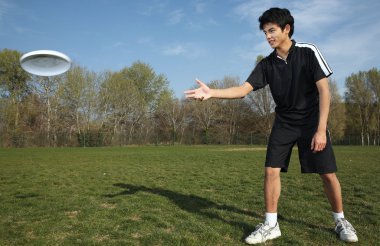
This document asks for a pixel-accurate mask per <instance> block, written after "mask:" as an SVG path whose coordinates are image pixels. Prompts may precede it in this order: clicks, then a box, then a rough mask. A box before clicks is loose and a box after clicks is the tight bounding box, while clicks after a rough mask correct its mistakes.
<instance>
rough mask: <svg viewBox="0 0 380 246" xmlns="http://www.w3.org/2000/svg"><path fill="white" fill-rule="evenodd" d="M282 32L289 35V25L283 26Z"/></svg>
mask: <svg viewBox="0 0 380 246" xmlns="http://www.w3.org/2000/svg"><path fill="white" fill-rule="evenodd" d="M284 32H285V34H289V33H290V25H289V24H286V25H285V28H284Z"/></svg>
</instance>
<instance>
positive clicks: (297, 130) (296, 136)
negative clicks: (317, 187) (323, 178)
mask: <svg viewBox="0 0 380 246" xmlns="http://www.w3.org/2000/svg"><path fill="white" fill-rule="evenodd" d="M316 130H317V125H316V124H312V125H306V126H294V125H290V124H287V123H280V122H276V121H275V123H274V125H273V128H272V132H271V135H270V138H269V143H268V148H267V156H266V161H265V167H275V168H281V172H287V171H288V166H289V161H290V156H291V153H292V148H293V146H294V145H295V144H296V143H297V146H298V156H299V160H300V163H301V172H302V173H319V174H325V173H334V172H336V171H337V166H336V161H335V156H334V152H333V149H332V146H331V139H330V134H329V132H328V131H327V132H326V137H327V143H326V147H325V149H323V150H322V151H319V152H316V153H313V151H312V150H311V140H312V138H313V136H314V134H315V132H316Z"/></svg>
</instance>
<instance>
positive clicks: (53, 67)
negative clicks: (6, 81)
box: [20, 50, 71, 76]
mask: <svg viewBox="0 0 380 246" xmlns="http://www.w3.org/2000/svg"><path fill="white" fill-rule="evenodd" d="M20 64H21V67H22V68H23V69H24V70H25V71H27V72H29V73H31V74H34V75H39V76H54V75H58V74H62V73H64V72H66V71H67V70H69V69H70V67H71V59H70V58H69V57H68V56H67V55H65V54H63V53H61V52H58V51H54V50H36V51H32V52H29V53H26V54H24V55H23V56H22V57H21V58H20Z"/></svg>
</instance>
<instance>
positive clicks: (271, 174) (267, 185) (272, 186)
mask: <svg viewBox="0 0 380 246" xmlns="http://www.w3.org/2000/svg"><path fill="white" fill-rule="evenodd" d="M280 171H281V168H272V167H266V168H265V180H264V199H265V209H266V212H267V213H277V204H278V200H279V198H280V193H281V180H280Z"/></svg>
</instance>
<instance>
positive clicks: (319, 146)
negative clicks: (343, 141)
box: [311, 138, 326, 153]
mask: <svg viewBox="0 0 380 246" xmlns="http://www.w3.org/2000/svg"><path fill="white" fill-rule="evenodd" d="M325 147H326V142H318V141H317V140H315V139H314V138H313V139H312V140H311V150H312V151H313V153H316V152H320V151H323V150H324V149H325Z"/></svg>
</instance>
